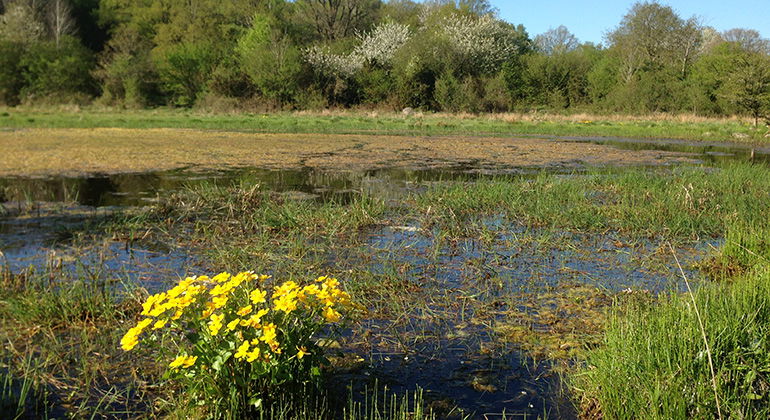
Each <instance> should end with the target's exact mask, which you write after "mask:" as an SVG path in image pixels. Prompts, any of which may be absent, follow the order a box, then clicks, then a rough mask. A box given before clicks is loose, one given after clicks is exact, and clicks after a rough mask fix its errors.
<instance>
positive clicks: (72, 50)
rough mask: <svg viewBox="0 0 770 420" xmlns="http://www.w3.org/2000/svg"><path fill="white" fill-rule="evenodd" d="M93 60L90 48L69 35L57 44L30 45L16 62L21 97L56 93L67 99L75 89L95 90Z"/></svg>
mask: <svg viewBox="0 0 770 420" xmlns="http://www.w3.org/2000/svg"><path fill="white" fill-rule="evenodd" d="M93 61H94V58H93V54H92V53H91V51H89V50H88V49H87V48H85V47H83V46H82V45H81V44H80V41H78V40H77V39H75V38H72V37H69V36H65V37H63V38H62V39H61V41H60V44H59V46H57V45H56V43H54V42H52V41H46V42H39V43H34V44H30V45H29V47H28V48H27V50H26V51H25V52H24V55H23V56H22V58H21V61H20V62H19V65H20V67H21V69H22V76H23V77H24V82H25V83H24V84H25V86H24V88H23V89H22V90H21V96H22V97H23V98H24V99H35V98H41V97H47V96H58V97H61V98H62V99H65V100H66V97H67V96H68V95H72V94H74V93H77V92H83V93H94V91H95V86H94V82H93V79H92V78H91V75H90V70H91V68H92V67H93Z"/></svg>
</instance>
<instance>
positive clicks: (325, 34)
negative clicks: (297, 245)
mask: <svg viewBox="0 0 770 420" xmlns="http://www.w3.org/2000/svg"><path fill="white" fill-rule="evenodd" d="M41 4H42V3H35V2H25V1H13V2H10V3H9V4H8V5H7V6H6V7H5V9H4V14H3V17H2V19H0V43H1V45H0V63H2V64H4V65H3V66H2V69H0V73H2V74H0V101H2V102H4V103H7V104H15V103H18V102H20V100H22V99H25V97H27V96H30V95H32V96H31V97H35V98H39V97H41V96H46V97H50V96H52V95H53V96H55V97H57V98H58V99H57V100H65V99H66V98H65V97H66V96H74V97H83V96H84V95H83V94H86V95H94V94H98V93H99V92H101V94H102V97H101V100H102V101H103V102H105V103H108V104H117V105H123V106H131V107H143V106H157V105H174V106H185V107H189V106H192V105H194V104H195V103H196V102H199V104H201V105H202V106H203V107H206V106H211V104H212V102H211V98H220V99H221V101H219V102H218V103H227V104H230V105H228V107H230V108H233V109H235V108H237V107H238V106H243V105H246V104H254V103H258V104H260V105H261V106H265V107H267V108H310V109H313V108H323V107H326V106H330V105H331V106H343V107H349V106H355V105H359V104H365V105H367V106H368V107H372V106H379V107H382V108H400V107H407V106H409V107H413V108H420V109H424V110H452V111H454V112H463V111H465V112H490V111H491V112H506V111H514V110H533V109H534V110H541V109H548V110H557V111H562V110H565V109H573V110H576V109H579V110H581V111H583V110H591V109H593V110H599V111H620V112H626V113H652V112H693V113H695V114H702V115H731V114H734V113H746V114H748V115H751V116H752V117H753V118H754V119H755V121H756V122H758V121H759V119H760V118H761V117H762V116H763V115H765V114H766V113H767V108H768V106H769V105H768V102H770V99H769V98H768V96H770V95H768V94H767V86H768V83H766V79H767V78H768V77H767V76H768V75H767V73H768V72H767V71H765V70H764V69H766V68H768V64H767V63H768V61H770V58H768V57H769V56H768V54H770V50H768V49H767V48H766V46H767V45H770V42H768V41H767V40H765V39H763V38H761V36H760V35H759V33H758V32H756V31H752V30H747V29H734V30H730V31H727V32H725V33H724V34H723V37H722V38H720V36H719V35H718V34H716V32H715V31H713V30H710V28H704V27H702V26H701V24H700V23H699V22H698V21H697V19H695V18H690V19H685V18H682V17H680V16H679V15H678V14H677V13H676V12H675V11H674V10H673V9H672V8H671V7H669V6H665V5H661V4H659V3H655V2H637V3H635V4H634V5H632V6H631V7H630V9H629V11H628V13H627V14H626V15H625V16H624V18H623V19H622V20H621V22H620V24H619V25H618V26H617V27H616V28H614V29H613V30H611V31H610V32H608V34H607V44H606V45H607V46H606V47H604V48H603V47H601V46H595V45H593V44H590V43H586V44H580V43H579V41H578V40H577V39H576V38H575V37H574V35H572V34H571V33H570V32H569V30H568V29H567V28H565V27H558V28H557V29H553V30H549V31H547V32H546V33H544V34H540V35H538V36H537V37H534V40H533V39H530V36H529V34H528V33H527V31H526V30H525V28H524V27H523V26H522V25H514V24H511V23H508V22H504V21H502V20H500V19H499V18H498V17H497V15H496V14H495V11H494V8H492V7H491V5H490V3H489V2H488V1H477V0H472V1H464V0H463V1H435V2H413V1H407V0H404V1H389V2H384V1H382V0H367V1H364V2H361V1H352V0H340V1H333V2H325V1H318V0H303V1H295V2H292V1H287V0H269V1H260V2H254V1H252V0H234V1H228V2H217V1H214V0H201V1H196V2H194V4H192V3H185V2H180V1H176V0H174V1H164V0H74V1H71V3H70V2H67V4H68V5H69V6H68V7H67V9H68V11H67V12H66V13H65V17H66V16H68V17H69V20H67V22H68V24H72V25H74V27H75V29H72V27H69V26H68V27H67V28H66V30H63V31H64V32H62V33H70V34H72V33H75V34H78V36H80V37H81V41H80V43H79V44H81V46H80V47H77V48H75V47H73V42H72V40H71V39H70V40H67V41H65V44H67V45H64V48H65V50H67V53H66V54H65V56H66V57H68V59H69V60H70V61H69V62H67V63H64V61H65V60H62V59H61V58H56V57H54V56H53V54H51V53H50V51H49V52H45V51H43V50H45V48H43V47H41V46H42V45H46V44H47V43H49V42H53V41H55V40H56V39H58V38H59V35H61V34H60V33H59V32H57V31H56V30H54V29H55V28H52V27H51V23H50V22H49V21H48V20H47V19H44V18H43V17H44V16H46V13H47V12H46V10H47V9H46V10H44V9H45V7H43V6H42V5H41ZM76 44H77V43H76ZM82 45H85V46H86V47H87V48H85V47H83V46H82ZM20 51H21V55H20ZM96 52H98V54H97V58H98V59H97V60H94V59H93V58H88V57H87V56H88V55H89V54H91V55H93V54H94V53H96ZM30 54H31V55H30ZM28 55H29V57H28V58H27V61H26V64H27V67H29V69H28V70H25V69H23V68H21V67H19V63H20V62H21V61H22V59H23V57H24V56H28ZM32 55H34V56H36V58H32ZM58 67H66V69H64V70H66V71H57V70H56V69H57V68H58ZM69 69H72V71H70V70H69ZM49 70H50V71H49ZM24 74H27V76H23V77H22V76H20V75H24ZM48 74H53V75H54V76H50V77H49V76H48ZM88 75H93V77H94V78H95V79H96V80H98V86H97V85H96V84H95V83H94V82H93V81H92V80H87V79H90V77H89V76H88ZM33 79H34V81H33ZM33 85H34V86H33ZM202 98H206V101H208V102H206V101H203V102H201V99H202ZM255 99H256V100H255Z"/></svg>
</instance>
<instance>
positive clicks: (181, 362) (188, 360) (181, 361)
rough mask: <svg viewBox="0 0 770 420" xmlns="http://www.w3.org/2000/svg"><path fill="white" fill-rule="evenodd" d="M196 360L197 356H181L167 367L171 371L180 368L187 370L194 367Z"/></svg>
mask: <svg viewBox="0 0 770 420" xmlns="http://www.w3.org/2000/svg"><path fill="white" fill-rule="evenodd" d="M197 360H198V356H187V355H184V354H183V355H181V356H178V357H177V358H176V359H174V360H173V361H172V362H171V363H169V365H168V367H170V368H171V369H179V368H180V367H183V368H188V367H190V366H192V365H194V364H195V362H196V361H197Z"/></svg>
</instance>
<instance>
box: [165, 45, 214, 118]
mask: <svg viewBox="0 0 770 420" xmlns="http://www.w3.org/2000/svg"><path fill="white" fill-rule="evenodd" d="M154 55H155V61H156V66H157V69H158V75H159V77H160V81H161V85H162V87H163V89H164V90H165V91H166V92H167V93H168V94H169V96H170V99H171V103H172V104H174V105H181V106H191V105H193V104H194V103H195V100H196V99H198V96H199V95H200V94H201V93H203V91H204V90H205V88H206V83H207V82H208V80H209V76H210V75H211V72H212V70H213V69H214V65H215V63H216V57H215V56H214V52H213V48H210V46H208V45H205V44H200V43H180V44H177V45H175V46H173V47H170V48H168V49H166V50H163V51H155V52H154Z"/></svg>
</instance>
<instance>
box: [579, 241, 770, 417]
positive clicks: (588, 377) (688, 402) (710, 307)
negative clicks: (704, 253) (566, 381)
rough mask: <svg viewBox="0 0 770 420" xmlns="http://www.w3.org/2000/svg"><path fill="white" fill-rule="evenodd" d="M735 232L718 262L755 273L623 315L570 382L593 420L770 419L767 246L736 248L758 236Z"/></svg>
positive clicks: (769, 264) (620, 312) (769, 272)
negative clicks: (735, 261) (732, 261)
mask: <svg viewBox="0 0 770 420" xmlns="http://www.w3.org/2000/svg"><path fill="white" fill-rule="evenodd" d="M733 229H737V230H739V232H738V233H732V234H728V235H727V243H726V245H725V248H724V249H723V251H722V254H721V256H722V257H723V258H726V257H732V258H738V259H739V260H740V261H741V263H742V264H744V266H745V267H750V268H749V269H748V270H747V271H744V274H742V275H740V276H738V277H735V278H731V279H729V280H730V281H726V282H720V283H714V284H706V285H702V286H701V287H700V288H699V289H698V290H697V291H695V292H694V294H692V295H680V294H671V295H668V296H664V297H662V298H661V299H660V300H659V301H658V302H652V303H646V304H645V303H640V304H634V305H629V306H625V307H620V308H618V309H617V310H616V312H615V313H614V315H613V316H612V317H611V321H610V322H609V325H608V326H607V329H606V335H605V339H604V343H603V345H602V346H601V347H600V348H598V349H596V350H594V351H592V352H590V353H589V354H588V357H587V359H586V361H585V364H584V365H583V366H582V368H581V369H580V370H579V371H578V373H575V374H574V375H573V376H572V378H571V379H572V385H573V387H574V388H575V389H576V390H577V391H578V392H579V394H581V395H582V396H583V405H584V408H585V414H586V415H594V416H598V415H601V416H603V417H604V418H610V419H616V418H618V419H623V418H649V419H690V418H699V419H712V418H718V417H719V416H720V415H721V417H722V418H742V419H764V418H768V417H770V261H768V260H767V258H766V257H765V256H764V255H762V254H763V252H766V250H767V248H766V245H763V242H762V241H754V240H753V239H752V240H750V241H745V240H744V241H743V243H742V244H740V246H737V245H738V244H735V243H733V240H735V239H736V238H741V239H745V238H752V237H753V233H754V232H750V231H747V230H745V228H744V229H741V228H735V227H733ZM763 232H764V233H767V227H766V226H765V230H764V231H763ZM751 241H753V242H751ZM764 244H766V242H764ZM756 245H761V246H760V247H759V248H757V247H756ZM750 247H751V248H750ZM752 248H753V249H752ZM765 255H766V254H765ZM696 309H697V311H696ZM698 317H700V318H701V320H700V321H702V325H703V331H701V329H700V328H701V327H700V321H699V319H698ZM707 344H708V345H707ZM709 359H711V361H710V360H709ZM711 366H713V374H712V370H711Z"/></svg>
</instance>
